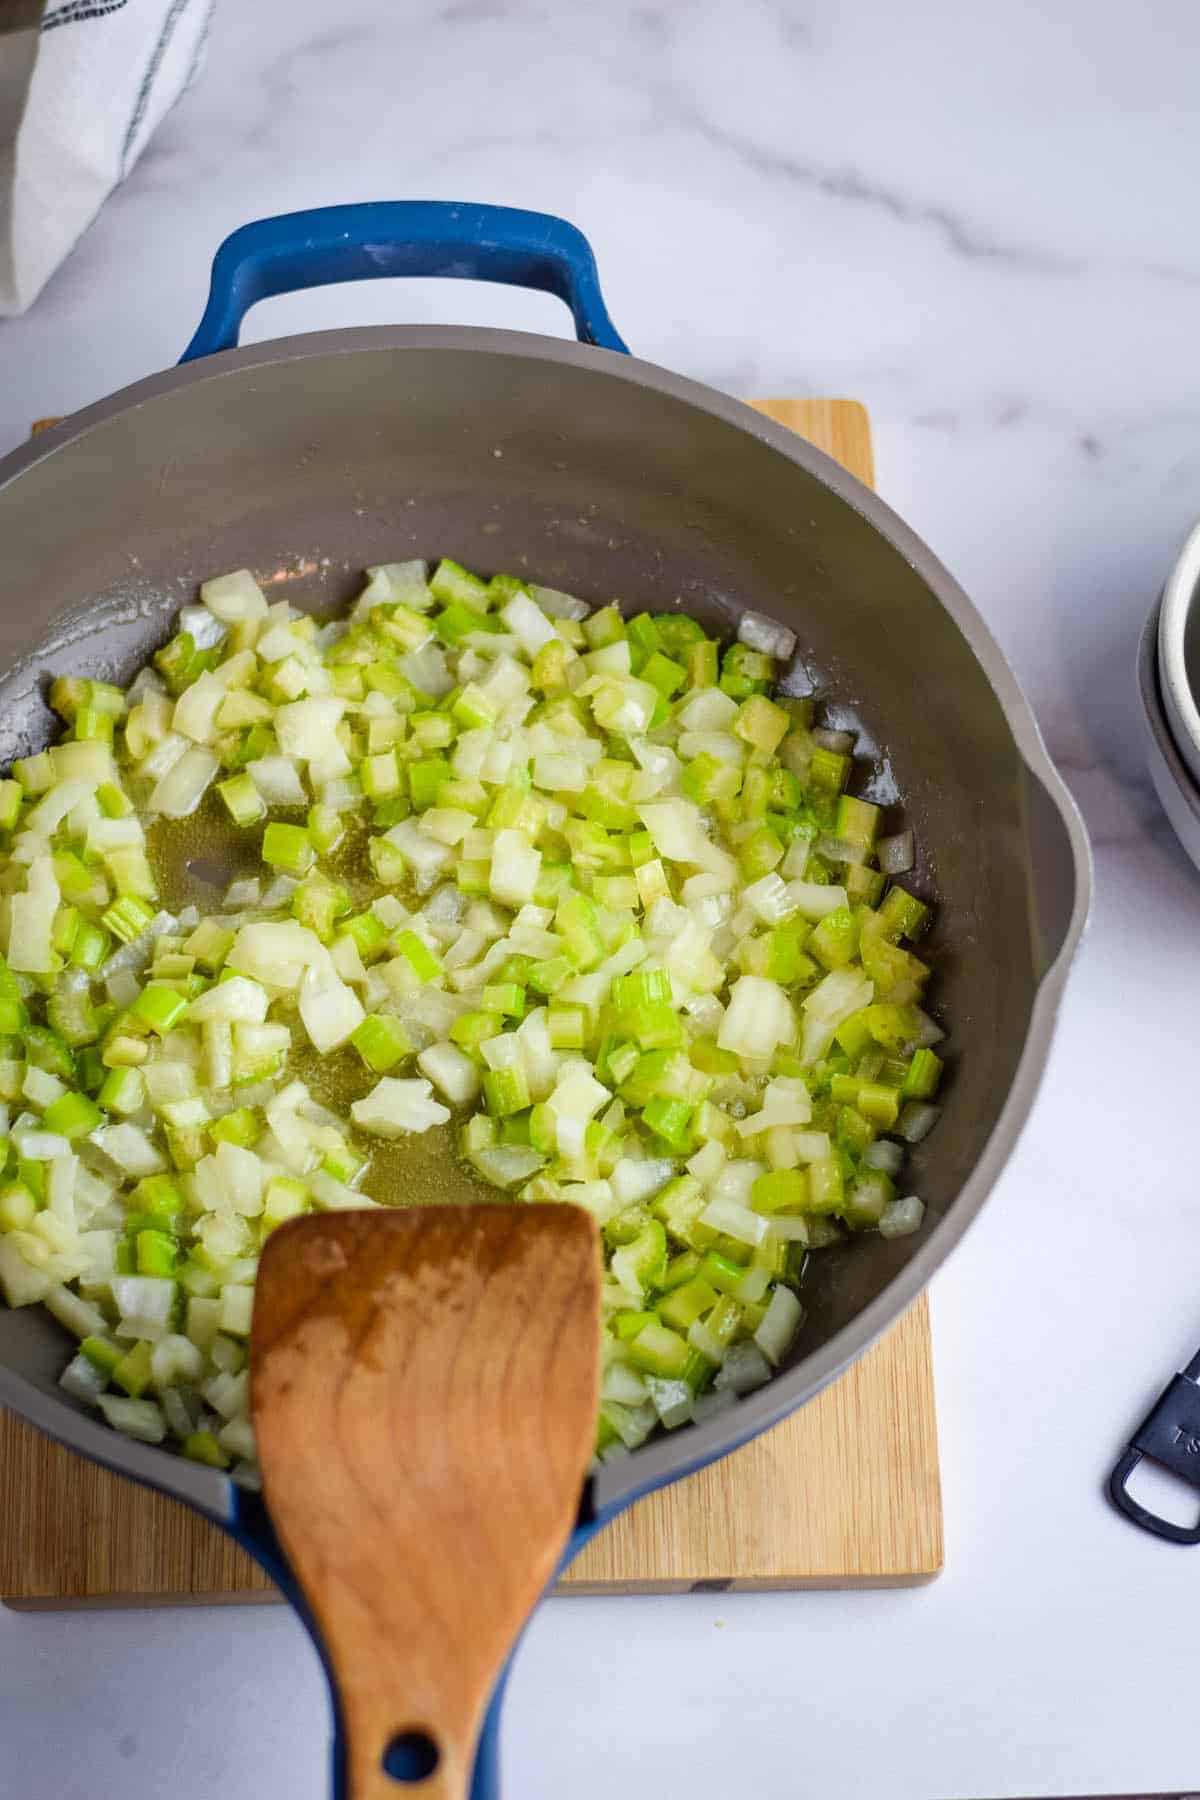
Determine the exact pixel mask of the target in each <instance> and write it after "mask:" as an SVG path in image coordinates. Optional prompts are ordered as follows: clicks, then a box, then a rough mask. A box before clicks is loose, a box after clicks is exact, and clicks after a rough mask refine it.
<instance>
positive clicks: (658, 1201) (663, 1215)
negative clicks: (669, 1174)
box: [650, 1175, 716, 1252]
mask: <svg viewBox="0 0 1200 1800" xmlns="http://www.w3.org/2000/svg"><path fill="white" fill-rule="evenodd" d="M707 1205H708V1200H707V1197H706V1195H705V1192H704V1189H703V1188H702V1187H701V1185H700V1183H699V1182H698V1181H697V1180H695V1178H694V1177H693V1176H691V1175H677V1176H676V1177H675V1179H674V1180H673V1181H669V1182H668V1183H667V1185H666V1187H665V1188H663V1189H661V1190H660V1192H659V1193H657V1194H656V1195H655V1196H654V1199H653V1200H652V1201H651V1205H650V1210H651V1211H652V1212H653V1214H654V1216H655V1218H657V1219H661V1220H662V1222H663V1224H664V1225H665V1226H666V1228H667V1234H668V1236H669V1237H672V1238H673V1239H674V1240H675V1241H676V1243H679V1244H683V1245H685V1246H686V1248H687V1249H689V1250H696V1251H700V1252H704V1251H705V1250H707V1249H708V1247H709V1245H710V1244H711V1243H712V1242H713V1240H714V1239H715V1237H716V1233H715V1232H714V1231H713V1230H712V1229H711V1228H710V1227H709V1226H707V1225H702V1224H701V1223H700V1214H701V1213H702V1212H703V1211H704V1209H705V1207H706V1206H707Z"/></svg>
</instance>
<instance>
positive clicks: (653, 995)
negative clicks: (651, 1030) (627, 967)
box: [612, 969, 674, 1007]
mask: <svg viewBox="0 0 1200 1800" xmlns="http://www.w3.org/2000/svg"><path fill="white" fill-rule="evenodd" d="M673 999H674V994H673V993H672V990H671V977H670V974H669V972H668V971H667V970H666V969H635V970H634V971H633V973H632V974H631V975H618V976H617V977H616V979H615V980H614V982H613V984H612V1003H613V1005H614V1006H618V1007H627V1006H646V1005H648V1004H650V1003H651V1002H653V1001H657V1000H666V1001H670V1000H673Z"/></svg>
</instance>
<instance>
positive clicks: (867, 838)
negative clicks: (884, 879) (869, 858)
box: [833, 794, 883, 850]
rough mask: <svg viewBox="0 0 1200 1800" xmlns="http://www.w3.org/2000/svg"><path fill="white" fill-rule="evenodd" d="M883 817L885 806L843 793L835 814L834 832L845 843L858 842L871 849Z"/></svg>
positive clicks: (865, 848)
mask: <svg viewBox="0 0 1200 1800" xmlns="http://www.w3.org/2000/svg"><path fill="white" fill-rule="evenodd" d="M882 818H883V808H882V807H881V806H875V805H873V804H872V803H871V801H869V800H855V799H854V798H852V796H851V795H849V794H843V795H842V796H841V798H840V799H839V800H838V803H837V812H836V814H835V815H834V823H833V834H834V836H835V837H837V838H840V839H841V840H842V842H843V843H847V844H858V845H859V846H861V848H863V849H864V850H869V849H870V848H871V846H872V845H873V844H874V842H875V839H876V838H877V836H878V835H879V823H880V820H881V819H882Z"/></svg>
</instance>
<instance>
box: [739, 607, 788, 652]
mask: <svg viewBox="0 0 1200 1800" xmlns="http://www.w3.org/2000/svg"><path fill="white" fill-rule="evenodd" d="M738 643H739V644H745V645H746V647H747V649H749V650H761V651H762V652H763V654H764V655H766V656H775V657H778V658H779V660H780V662H787V660H788V658H789V657H790V656H791V654H792V652H793V651H794V650H795V648H796V634H795V632H794V631H789V630H788V628H787V626H786V625H779V624H777V623H776V621H775V620H774V619H769V618H768V617H767V615H766V614H765V613H757V612H744V613H743V614H742V616H741V618H740V619H739V620H738Z"/></svg>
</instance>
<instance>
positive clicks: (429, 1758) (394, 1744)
mask: <svg viewBox="0 0 1200 1800" xmlns="http://www.w3.org/2000/svg"><path fill="white" fill-rule="evenodd" d="M441 1760H442V1757H441V1751H440V1750H439V1749H438V1747H437V1744H436V1743H435V1742H434V1740H433V1739H432V1738H431V1737H430V1735H429V1733H428V1732H427V1731H422V1730H420V1728H419V1727H410V1728H409V1729H408V1730H407V1731H398V1732H397V1733H396V1735H395V1737H394V1738H393V1739H392V1741H391V1743H390V1744H389V1745H388V1747H387V1749H386V1750H385V1751H384V1753H383V1772H384V1774H385V1775H390V1776H391V1778H392V1780H393V1781H402V1782H405V1783H406V1784H407V1785H408V1786H410V1787H412V1786H415V1785H416V1783H417V1782H419V1781H428V1779H429V1777H430V1776H431V1775H432V1774H433V1773H434V1771H435V1770H436V1768H437V1766H438V1764H439V1762H440V1761H441Z"/></svg>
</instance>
